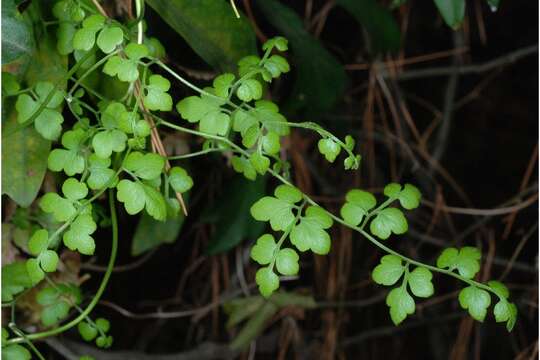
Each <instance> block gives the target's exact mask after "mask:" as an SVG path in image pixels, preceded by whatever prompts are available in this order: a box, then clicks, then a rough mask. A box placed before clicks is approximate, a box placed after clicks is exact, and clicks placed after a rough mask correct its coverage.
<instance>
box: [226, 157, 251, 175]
mask: <svg viewBox="0 0 540 360" xmlns="http://www.w3.org/2000/svg"><path fill="white" fill-rule="evenodd" d="M231 164H232V166H233V169H234V171H236V172H238V173H243V174H244V177H245V178H246V179H248V180H255V179H256V178H257V171H255V168H254V167H253V165H252V164H251V162H250V161H249V159H246V158H244V157H243V156H233V157H232V159H231Z"/></svg>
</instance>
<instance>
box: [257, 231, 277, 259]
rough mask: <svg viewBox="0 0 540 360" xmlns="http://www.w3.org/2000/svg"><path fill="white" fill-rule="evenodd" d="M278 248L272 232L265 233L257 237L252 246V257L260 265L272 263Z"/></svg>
mask: <svg viewBox="0 0 540 360" xmlns="http://www.w3.org/2000/svg"><path fill="white" fill-rule="evenodd" d="M276 249H277V244H276V240H275V239H274V237H273V236H272V235H270V234H264V235H262V236H261V237H259V238H258V239H257V243H256V244H255V245H254V246H253V247H252V248H251V258H252V259H253V260H255V261H256V262H258V263H259V264H260V265H267V264H270V262H271V261H272V259H273V258H274V255H275V254H274V253H275V251H276Z"/></svg>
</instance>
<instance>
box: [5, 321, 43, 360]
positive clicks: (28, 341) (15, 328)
mask: <svg viewBox="0 0 540 360" xmlns="http://www.w3.org/2000/svg"><path fill="white" fill-rule="evenodd" d="M9 328H10V329H11V331H13V332H14V333H15V334H17V335H18V336H20V337H22V338H23V339H24V342H25V343H26V345H28V347H29V348H30V349H31V350H32V351H33V352H34V354H36V356H37V357H38V359H39V360H45V357H44V356H43V355H41V353H40V352H39V350H38V349H37V348H36V347H35V346H34V344H32V342H31V341H30V340H29V339H28V336H26V335H25V334H24V333H23V332H22V331H21V330H19V328H17V326H16V325H15V324H14V323H10V324H9Z"/></svg>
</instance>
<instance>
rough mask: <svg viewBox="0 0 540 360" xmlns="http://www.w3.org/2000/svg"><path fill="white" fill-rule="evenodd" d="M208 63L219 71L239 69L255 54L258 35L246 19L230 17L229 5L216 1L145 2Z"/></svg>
mask: <svg viewBox="0 0 540 360" xmlns="http://www.w3.org/2000/svg"><path fill="white" fill-rule="evenodd" d="M146 3H147V4H148V5H150V7H152V8H153V9H154V10H155V11H156V12H157V13H158V14H159V15H160V16H161V17H162V19H163V20H164V21H165V22H166V23H167V24H169V25H170V26H171V27H172V28H173V29H174V30H175V31H176V32H177V33H179V34H180V36H182V37H183V38H184V39H185V40H186V41H187V43H188V44H189V46H190V47H191V48H192V49H193V50H194V51H195V52H196V53H197V54H198V55H199V56H200V57H201V58H202V59H203V60H204V61H206V62H207V63H208V64H210V65H211V66H212V67H214V68H215V69H216V70H219V71H220V72H224V71H233V70H236V62H237V61H238V60H239V59H240V58H242V57H243V56H246V55H249V54H254V53H256V51H257V49H256V39H255V33H254V31H253V29H252V27H251V25H250V23H249V22H248V20H247V18H246V17H245V16H242V17H240V19H237V18H236V17H234V16H231V8H230V5H229V3H226V2H223V1H214V0H149V1H147V2H146Z"/></svg>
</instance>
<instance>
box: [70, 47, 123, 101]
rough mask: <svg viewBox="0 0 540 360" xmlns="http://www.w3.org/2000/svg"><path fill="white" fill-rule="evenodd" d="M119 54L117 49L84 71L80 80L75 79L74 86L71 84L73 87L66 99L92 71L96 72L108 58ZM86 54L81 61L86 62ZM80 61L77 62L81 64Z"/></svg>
mask: <svg viewBox="0 0 540 360" xmlns="http://www.w3.org/2000/svg"><path fill="white" fill-rule="evenodd" d="M119 52H120V49H117V50H115V51H113V52H112V53H110V54H107V55H105V56H104V57H103V58H102V59H100V60H99V61H98V62H96V63H95V64H94V65H92V66H91V67H90V68H89V69H88V70H86V72H85V73H84V74H83V75H82V76H81V77H80V78H78V79H77V81H76V82H75V84H73V86H72V87H71V89H70V90H69V92H68V97H71V96H73V92H74V91H75V90H76V89H77V87H78V86H79V85H80V84H81V82H82V81H83V80H84V79H85V78H86V77H87V76H88V75H90V74H91V73H92V72H94V70H96V69H97V68H98V67H100V66H101V65H102V64H104V63H105V62H106V61H107V60H109V58H111V57H113V56H114V55H116V54H118V53H119ZM88 54H90V53H88ZM88 54H86V55H85V56H84V58H83V59H81V61H83V60H84V61H86V60H85V59H86V57H87V55H88ZM81 61H79V62H81ZM77 64H78V63H77ZM74 67H75V66H74ZM74 67H73V68H74ZM73 68H71V70H73ZM71 70H70V71H71ZM69 77H71V75H70V76H69Z"/></svg>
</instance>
